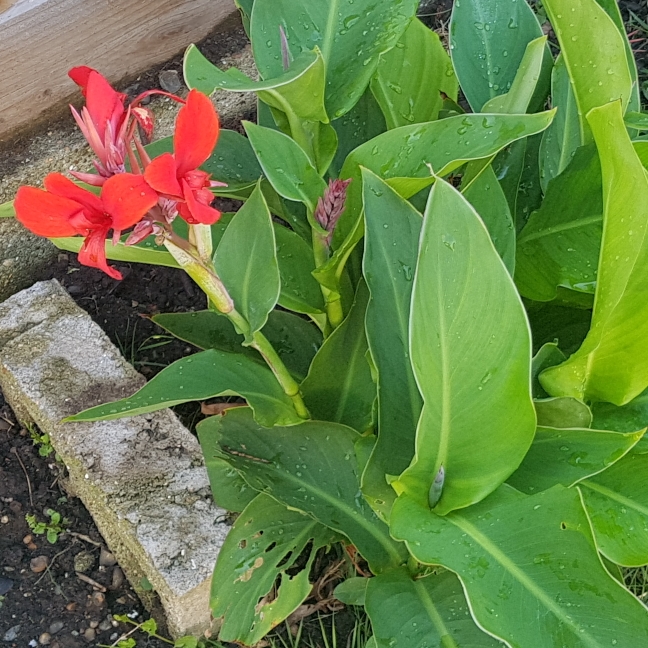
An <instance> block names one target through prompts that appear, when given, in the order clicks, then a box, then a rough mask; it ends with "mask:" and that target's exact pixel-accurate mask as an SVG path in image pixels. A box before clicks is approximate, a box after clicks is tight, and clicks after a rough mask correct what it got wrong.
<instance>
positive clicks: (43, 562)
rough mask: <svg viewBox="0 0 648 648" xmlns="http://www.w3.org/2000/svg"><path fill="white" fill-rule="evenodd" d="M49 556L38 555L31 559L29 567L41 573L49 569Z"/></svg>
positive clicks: (36, 572)
mask: <svg viewBox="0 0 648 648" xmlns="http://www.w3.org/2000/svg"><path fill="white" fill-rule="evenodd" d="M47 565H49V558H48V557H47V556H36V558H32V559H31V560H30V561H29V568H30V569H31V570H32V571H33V572H34V573H35V574H40V573H41V572H44V571H45V570H46V569H47Z"/></svg>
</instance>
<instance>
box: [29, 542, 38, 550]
mask: <svg viewBox="0 0 648 648" xmlns="http://www.w3.org/2000/svg"><path fill="white" fill-rule="evenodd" d="M27 549H29V550H30V551H34V550H35V549H38V547H37V546H36V544H34V543H33V542H30V543H29V544H28V545H27Z"/></svg>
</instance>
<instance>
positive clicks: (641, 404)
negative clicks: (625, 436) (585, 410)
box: [592, 389, 648, 432]
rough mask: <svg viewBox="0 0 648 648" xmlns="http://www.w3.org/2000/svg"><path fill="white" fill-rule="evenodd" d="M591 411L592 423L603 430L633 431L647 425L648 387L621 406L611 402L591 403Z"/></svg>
mask: <svg viewBox="0 0 648 648" xmlns="http://www.w3.org/2000/svg"><path fill="white" fill-rule="evenodd" d="M592 413H593V415H594V424H595V425H596V426H597V427H600V428H602V429H605V430H616V431H617V432H634V431H636V430H640V429H641V428H644V427H648V389H645V390H644V391H642V392H641V394H639V396H636V397H635V398H633V399H632V400H631V401H630V402H629V403H627V404H626V405H623V406H622V407H618V406H617V405H613V404H612V403H593V404H592Z"/></svg>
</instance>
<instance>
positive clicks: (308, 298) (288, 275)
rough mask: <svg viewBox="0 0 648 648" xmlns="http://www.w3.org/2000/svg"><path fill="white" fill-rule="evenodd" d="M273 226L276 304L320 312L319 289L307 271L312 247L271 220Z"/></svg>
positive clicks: (311, 265)
mask: <svg viewBox="0 0 648 648" xmlns="http://www.w3.org/2000/svg"><path fill="white" fill-rule="evenodd" d="M274 229H275V239H276V241H277V261H278V263H279V275H280V277H281V294H280V295H279V305H280V306H282V307H283V308H287V309H288V310H291V311H295V312H296V313H306V314H313V315H316V314H318V313H323V312H324V298H323V297H322V291H321V289H320V287H319V284H318V283H317V281H315V279H314V277H313V276H312V274H311V273H312V272H313V270H314V269H315V261H314V259H313V249H312V248H311V246H310V245H309V244H308V243H306V241H304V239H302V238H301V237H300V236H298V235H297V234H295V232H292V231H291V230H289V229H288V228H287V227H281V226H279V225H276V224H275V228H274Z"/></svg>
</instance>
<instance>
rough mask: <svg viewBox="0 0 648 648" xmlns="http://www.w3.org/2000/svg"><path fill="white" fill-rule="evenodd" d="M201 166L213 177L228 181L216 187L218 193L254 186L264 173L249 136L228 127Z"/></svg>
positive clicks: (221, 132) (221, 133)
mask: <svg viewBox="0 0 648 648" xmlns="http://www.w3.org/2000/svg"><path fill="white" fill-rule="evenodd" d="M200 168H201V169H202V170H203V171H207V173H211V175H212V179H214V180H218V181H219V182H225V183H227V187H215V188H214V191H215V193H217V194H221V193H233V192H235V191H240V190H242V189H246V188H250V187H254V185H256V183H257V181H258V179H259V178H260V177H261V176H262V175H263V171H262V170H261V167H260V166H259V163H258V162H257V159H256V155H254V150H253V149H252V147H251V146H250V142H249V140H248V139H247V137H243V135H241V134H240V133H237V132H236V131H233V130H227V129H222V130H221V131H220V134H219V136H218V142H217V143H216V148H215V149H214V152H213V153H212V154H211V155H210V157H209V158H208V159H207V161H206V162H205V163H204V164H203V165H202V166H201V167H200Z"/></svg>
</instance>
